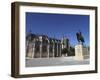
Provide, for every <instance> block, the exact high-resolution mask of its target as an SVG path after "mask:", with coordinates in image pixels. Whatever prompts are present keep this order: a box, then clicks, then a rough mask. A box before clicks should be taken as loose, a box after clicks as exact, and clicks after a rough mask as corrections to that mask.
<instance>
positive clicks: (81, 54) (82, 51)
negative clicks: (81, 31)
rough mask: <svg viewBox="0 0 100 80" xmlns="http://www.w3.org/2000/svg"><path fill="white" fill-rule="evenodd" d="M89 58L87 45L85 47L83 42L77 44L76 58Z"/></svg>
mask: <svg viewBox="0 0 100 80" xmlns="http://www.w3.org/2000/svg"><path fill="white" fill-rule="evenodd" d="M86 58H89V50H88V48H87V47H84V46H83V45H82V44H78V45H76V46H75V59H76V60H84V59H86Z"/></svg>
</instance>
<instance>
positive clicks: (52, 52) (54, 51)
mask: <svg viewBox="0 0 100 80" xmlns="http://www.w3.org/2000/svg"><path fill="white" fill-rule="evenodd" d="M64 48H66V49H70V44H69V40H68V39H65V38H62V39H61V40H59V39H56V38H50V37H48V36H47V35H37V34H33V33H29V34H28V35H27V36H26V58H46V57H50V58H52V57H61V56H66V55H63V54H62V49H64Z"/></svg>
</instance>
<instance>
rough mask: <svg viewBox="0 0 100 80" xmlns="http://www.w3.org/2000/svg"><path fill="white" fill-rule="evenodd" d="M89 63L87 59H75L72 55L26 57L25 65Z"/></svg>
mask: <svg viewBox="0 0 100 80" xmlns="http://www.w3.org/2000/svg"><path fill="white" fill-rule="evenodd" d="M84 64H86V65H87V64H89V59H84V60H80V61H78V60H75V59H74V57H57V58H33V59H26V67H40V66H64V65H67V66H68V65H84Z"/></svg>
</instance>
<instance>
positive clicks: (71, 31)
mask: <svg viewBox="0 0 100 80" xmlns="http://www.w3.org/2000/svg"><path fill="white" fill-rule="evenodd" d="M30 30H31V31H32V33H36V34H44V35H48V36H49V37H55V38H57V39H61V38H62V37H63V36H65V37H66V38H68V39H69V40H70V43H71V44H72V45H75V44H77V43H78V42H77V38H76V32H78V31H79V30H80V31H81V32H82V35H83V37H84V39H85V44H86V45H89V15H72V14H50V13H31V12H26V34H27V33H29V32H30Z"/></svg>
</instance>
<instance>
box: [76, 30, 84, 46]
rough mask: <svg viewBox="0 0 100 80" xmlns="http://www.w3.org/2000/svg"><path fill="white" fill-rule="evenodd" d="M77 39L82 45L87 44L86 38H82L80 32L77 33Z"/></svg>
mask: <svg viewBox="0 0 100 80" xmlns="http://www.w3.org/2000/svg"><path fill="white" fill-rule="evenodd" d="M76 37H77V41H78V42H79V43H80V42H82V44H83V43H84V42H85V41H84V37H83V36H82V34H81V32H80V31H79V32H77V33H76Z"/></svg>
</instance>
